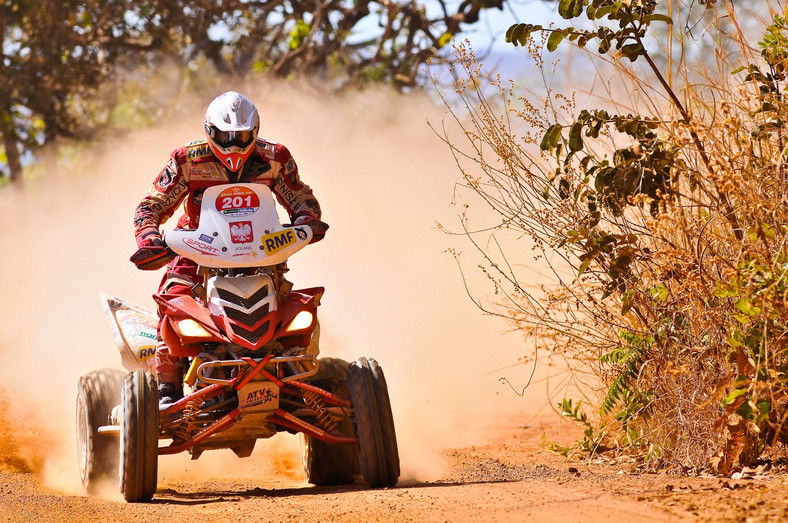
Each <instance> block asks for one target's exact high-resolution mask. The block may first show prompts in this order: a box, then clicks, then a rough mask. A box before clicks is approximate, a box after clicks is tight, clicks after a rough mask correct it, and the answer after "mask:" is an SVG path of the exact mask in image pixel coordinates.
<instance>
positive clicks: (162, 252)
mask: <svg viewBox="0 0 788 523" xmlns="http://www.w3.org/2000/svg"><path fill="white" fill-rule="evenodd" d="M136 236H137V246H138V247H139V249H137V252H135V253H134V254H132V255H131V258H129V260H130V261H131V262H132V263H133V264H134V265H136V266H137V268H138V269H141V270H143V271H155V270H156V269H160V268H162V267H164V266H165V265H167V264H168V263H169V262H170V260H172V259H173V258H174V257H175V253H174V252H172V251H171V250H170V249H168V248H167V246H166V245H165V244H164V240H163V239H162V237H161V233H160V232H159V229H158V228H156V227H153V226H151V227H145V228H143V229H140V230H139V231H137V235H136Z"/></svg>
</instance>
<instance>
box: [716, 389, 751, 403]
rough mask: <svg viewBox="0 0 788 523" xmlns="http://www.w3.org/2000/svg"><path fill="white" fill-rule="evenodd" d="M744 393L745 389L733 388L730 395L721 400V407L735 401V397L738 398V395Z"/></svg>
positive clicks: (745, 392)
mask: <svg viewBox="0 0 788 523" xmlns="http://www.w3.org/2000/svg"><path fill="white" fill-rule="evenodd" d="M744 394H747V389H736V390H734V391H733V392H731V394H730V396H728V397H727V398H725V399H723V400H722V406H723V407H727V406H728V405H730V404H731V403H733V402H734V401H736V398H738V397H739V396H742V395H744Z"/></svg>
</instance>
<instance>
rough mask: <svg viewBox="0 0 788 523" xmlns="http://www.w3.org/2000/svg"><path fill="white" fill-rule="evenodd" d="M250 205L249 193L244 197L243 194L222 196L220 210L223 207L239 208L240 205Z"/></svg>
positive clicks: (250, 197)
mask: <svg viewBox="0 0 788 523" xmlns="http://www.w3.org/2000/svg"><path fill="white" fill-rule="evenodd" d="M251 206H252V196H251V195H249V196H247V197H246V198H244V197H243V196H235V197H233V196H226V197H224V198H222V205H221V210H225V209H240V208H241V207H251Z"/></svg>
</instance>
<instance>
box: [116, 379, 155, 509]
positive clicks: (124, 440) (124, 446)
mask: <svg viewBox="0 0 788 523" xmlns="http://www.w3.org/2000/svg"><path fill="white" fill-rule="evenodd" d="M158 462H159V392H158V389H157V386H156V378H155V377H154V376H153V374H149V373H146V372H145V371H143V370H136V371H134V372H132V373H130V374H128V375H127V376H126V380H125V382H124V383H123V418H122V420H121V424H120V491H121V492H122V493H123V497H124V498H125V499H126V501H128V502H129V503H137V502H141V501H150V500H151V499H152V498H153V494H154V493H155V492H156V484H157V481H158Z"/></svg>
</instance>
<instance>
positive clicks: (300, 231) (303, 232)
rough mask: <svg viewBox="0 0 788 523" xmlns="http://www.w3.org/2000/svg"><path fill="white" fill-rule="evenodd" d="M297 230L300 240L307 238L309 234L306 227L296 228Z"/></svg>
mask: <svg viewBox="0 0 788 523" xmlns="http://www.w3.org/2000/svg"><path fill="white" fill-rule="evenodd" d="M295 232H296V234H297V235H298V238H299V239H300V240H306V236H307V234H306V231H305V230H304V229H296V230H295Z"/></svg>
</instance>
